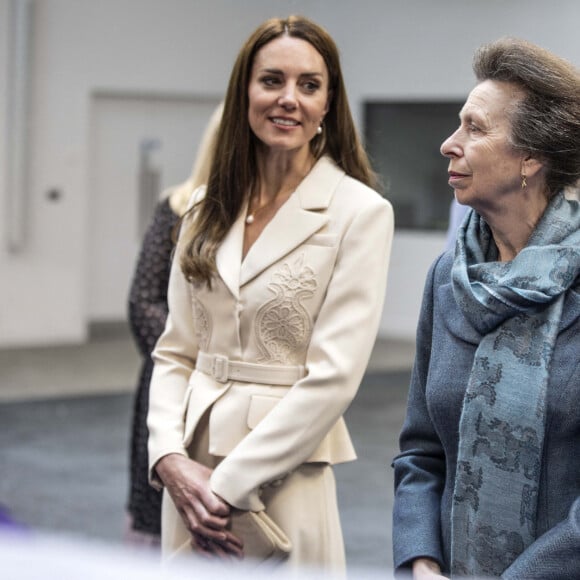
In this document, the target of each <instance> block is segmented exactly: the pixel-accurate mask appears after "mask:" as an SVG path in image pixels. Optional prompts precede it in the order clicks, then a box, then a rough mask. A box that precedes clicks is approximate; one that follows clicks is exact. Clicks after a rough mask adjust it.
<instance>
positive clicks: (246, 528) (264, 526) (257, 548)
mask: <svg viewBox="0 0 580 580" xmlns="http://www.w3.org/2000/svg"><path fill="white" fill-rule="evenodd" d="M231 531H232V532H233V533H234V534H235V535H236V536H238V537H239V538H240V539H241V540H243V542H244V557H245V559H246V560H247V559H253V560H261V561H263V562H267V563H275V562H279V561H282V560H284V559H285V558H287V557H288V554H290V552H291V550H292V543H291V542H290V540H289V539H288V537H287V536H286V534H285V533H284V532H283V531H282V530H281V529H280V527H279V526H278V525H277V524H276V523H275V522H274V520H272V518H271V517H270V516H269V515H268V514H266V512H265V511H260V512H252V511H237V510H236V511H235V512H234V513H233V514H232V525H231Z"/></svg>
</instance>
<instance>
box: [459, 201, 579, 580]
mask: <svg viewBox="0 0 580 580" xmlns="http://www.w3.org/2000/svg"><path fill="white" fill-rule="evenodd" d="M494 260H497V247H496V246H495V243H494V242H493V239H492V236H491V232H490V230H489V227H488V226H487V224H486V223H485V222H484V220H483V219H482V218H481V217H480V216H479V215H478V214H476V213H475V212H471V213H470V214H469V216H468V217H467V218H466V220H465V222H464V223H463V225H462V227H461V228H460V231H459V238H458V242H457V250H456V256H455V261H454V264H453V270H452V280H453V291H454V295H455V299H456V300H457V303H458V304H459V306H460V308H461V310H462V312H463V314H464V316H465V317H466V318H467V319H468V321H469V322H470V323H471V324H472V325H473V326H474V327H475V328H476V329H477V330H478V332H479V333H480V334H482V335H483V338H482V340H481V342H480V344H479V346H478V348H477V351H476V353H475V357H474V361H473V367H472V369H471V375H470V377H469V382H468V384H467V390H466V393H465V397H464V401H463V410H462V414H461V420H460V424H459V449H458V457H457V473H456V477H455V489H454V494H453V504H452V512H451V520H452V532H451V534H452V536H451V572H452V576H492V577H493V576H500V575H501V573H502V572H503V571H504V570H505V569H506V568H507V567H508V566H509V565H510V564H511V563H512V562H513V561H514V560H515V559H516V558H517V557H518V555H519V554H521V553H522V552H523V551H524V550H525V549H526V547H528V546H529V545H530V544H531V543H532V542H533V541H534V539H535V537H536V529H535V528H536V502H537V495H538V486H539V480H540V472H541V457H542V446H543V441H544V421H545V412H546V389H547V385H548V377H549V372H550V360H551V357H552V351H553V349H554V344H555V341H556V337H557V334H558V327H559V324H560V318H561V314H562V305H563V303H564V297H565V293H566V291H567V290H568V288H570V287H571V286H572V285H573V284H574V282H575V280H576V279H577V277H578V276H579V275H580V206H579V204H578V203H577V202H570V201H567V200H566V199H565V198H564V196H563V195H561V194H560V195H557V196H556V197H555V198H554V199H552V200H551V202H550V204H549V205H548V208H547V209H546V211H545V212H544V215H543V216H542V218H541V220H540V222H539V223H538V225H537V227H536V229H535V230H534V232H533V234H532V236H531V238H530V240H529V242H528V244H527V246H526V247H525V248H524V249H523V250H522V251H521V252H520V253H519V254H518V255H517V256H516V257H515V258H514V259H513V260H512V261H511V262H497V261H494Z"/></svg>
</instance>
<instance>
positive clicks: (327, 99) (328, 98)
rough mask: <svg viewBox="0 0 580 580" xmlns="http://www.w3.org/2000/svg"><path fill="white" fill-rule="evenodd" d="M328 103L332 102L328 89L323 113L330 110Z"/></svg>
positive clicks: (330, 92)
mask: <svg viewBox="0 0 580 580" xmlns="http://www.w3.org/2000/svg"><path fill="white" fill-rule="evenodd" d="M330 103H332V91H328V97H327V98H326V107H324V114H325V115H326V113H328V111H329V110H330Z"/></svg>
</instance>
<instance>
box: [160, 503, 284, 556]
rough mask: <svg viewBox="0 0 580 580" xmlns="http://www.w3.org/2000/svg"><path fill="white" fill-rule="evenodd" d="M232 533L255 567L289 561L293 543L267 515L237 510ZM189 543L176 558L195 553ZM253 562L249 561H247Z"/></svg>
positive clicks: (234, 515) (178, 552)
mask: <svg viewBox="0 0 580 580" xmlns="http://www.w3.org/2000/svg"><path fill="white" fill-rule="evenodd" d="M230 530H231V531H232V532H233V533H234V534H235V535H236V536H238V537H239V538H240V539H241V540H242V541H243V542H244V560H245V561H246V562H247V563H248V564H249V565H251V564H252V562H251V560H254V561H255V562H254V564H261V563H267V564H276V563H278V562H282V561H283V560H284V559H286V558H287V557H288V554H290V551H291V550H292V543H291V542H290V540H289V539H288V537H287V536H286V534H285V533H284V532H283V531H282V530H281V528H280V527H279V526H278V525H277V524H276V523H275V522H274V520H272V518H271V517H270V516H268V515H267V514H266V512H265V511H260V512H251V511H242V510H234V511H233V512H232V520H231V526H230ZM193 551H194V550H193V548H192V547H191V543H190V541H189V540H188V541H187V542H184V543H183V544H182V545H181V546H180V547H179V548H178V549H177V550H176V551H175V552H174V553H173V554H172V556H170V558H169V559H170V560H171V559H173V558H174V557H179V556H183V555H188V554H191V553H193ZM248 560H250V561H248Z"/></svg>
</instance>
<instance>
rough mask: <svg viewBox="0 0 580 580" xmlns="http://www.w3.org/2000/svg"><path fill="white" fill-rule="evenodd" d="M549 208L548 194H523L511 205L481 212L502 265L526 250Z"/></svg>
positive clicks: (506, 204)
mask: <svg viewBox="0 0 580 580" xmlns="http://www.w3.org/2000/svg"><path fill="white" fill-rule="evenodd" d="M547 206H548V198H547V196H546V195H545V194H544V193H541V192H537V193H535V194H533V193H532V192H529V193H528V192H523V191H522V192H520V194H519V196H518V197H517V198H514V202H513V203H511V204H510V203H504V204H502V205H501V207H498V208H489V211H487V208H486V209H485V210H483V211H479V213H480V214H481V215H482V216H483V218H484V219H485V221H486V222H487V224H488V225H489V227H490V229H491V233H492V236H493V239H494V242H495V244H496V246H497V248H498V252H499V258H498V259H499V261H500V262H509V261H510V260H513V259H514V258H515V257H516V256H517V255H518V254H519V253H520V252H521V251H522V250H523V249H524V248H525V247H526V245H527V243H528V240H529V239H530V236H531V235H532V233H533V231H534V229H535V228H536V226H537V225H538V222H539V221H540V219H541V217H542V215H543V213H544V211H545V210H546V207H547Z"/></svg>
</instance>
